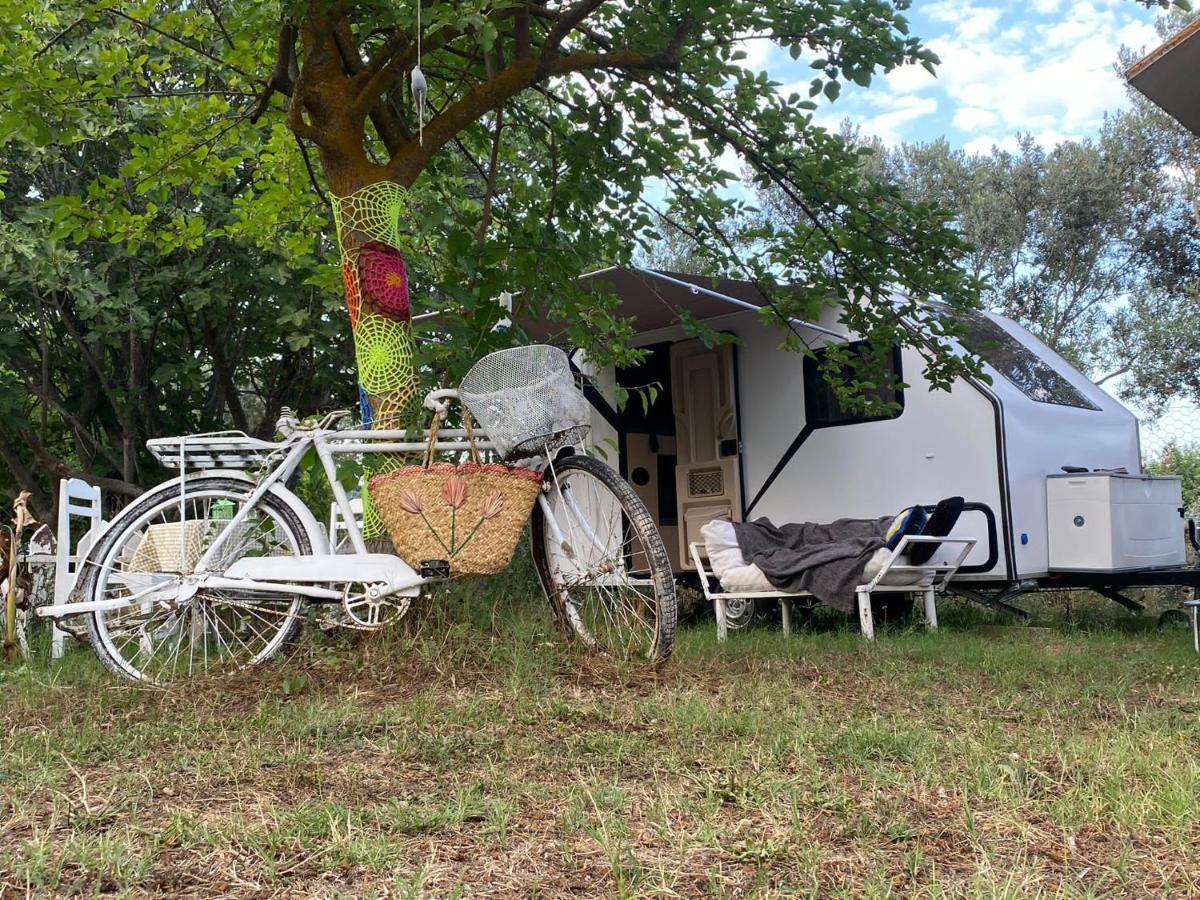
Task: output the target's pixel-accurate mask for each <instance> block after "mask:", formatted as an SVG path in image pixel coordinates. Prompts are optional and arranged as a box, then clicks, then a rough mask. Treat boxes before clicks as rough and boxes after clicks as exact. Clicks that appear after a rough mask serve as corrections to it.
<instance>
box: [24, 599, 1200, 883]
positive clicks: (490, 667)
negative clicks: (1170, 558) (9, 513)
mask: <svg viewBox="0 0 1200 900" xmlns="http://www.w3.org/2000/svg"><path fill="white" fill-rule="evenodd" d="M531 594H532V591H530V590H529V585H528V583H527V582H521V581H520V580H519V579H517V578H515V577H514V578H512V579H508V580H507V581H504V580H502V581H498V582H491V583H489V582H477V583H474V584H472V585H470V586H468V585H461V586H459V587H458V588H457V589H456V590H455V591H453V592H450V593H448V594H445V595H443V596H441V597H432V598H429V599H428V600H427V601H426V603H425V606H424V608H423V609H421V610H417V611H415V614H414V615H413V616H412V618H411V620H410V621H409V622H407V623H406V624H405V626H404V627H401V628H397V629H394V630H393V631H391V632H389V633H386V634H381V635H374V636H369V637H366V638H362V637H356V636H354V635H348V636H343V637H340V638H336V639H333V640H327V639H322V638H310V639H308V640H306V641H305V642H304V643H302V644H301V645H300V646H299V647H298V648H296V650H294V651H293V652H292V653H291V654H290V655H289V656H288V657H287V658H286V659H284V660H282V661H281V662H279V663H277V664H274V665H272V666H269V667H266V668H264V669H262V670H259V671H257V672H255V673H253V674H248V675H246V676H245V677H242V678H238V679H236V680H226V681H214V682H209V683H201V684H199V685H193V686H190V687H189V689H188V690H186V691H176V692H149V691H142V690H138V689H135V688H132V687H129V686H126V685H123V684H120V683H118V682H117V681H115V680H113V679H112V678H111V677H109V676H107V675H105V674H104V673H103V672H102V671H101V669H100V667H99V666H98V665H97V664H95V663H94V661H93V660H92V659H91V657H90V654H89V653H88V651H87V650H86V649H85V648H82V647H80V648H77V649H76V650H75V651H74V652H72V653H71V654H69V656H68V657H67V658H66V659H64V660H62V661H61V662H59V663H57V664H53V665H52V664H50V663H48V662H44V661H35V662H34V663H31V664H28V665H24V666H19V667H9V668H6V669H0V721H2V722H3V728H2V731H0V785H2V786H3V794H2V799H0V897H5V896H22V895H25V894H27V893H28V894H32V895H39V896H40V895H55V894H58V895H67V894H72V895H75V894H83V895H89V896H91V895H98V894H116V895H128V896H153V895H171V896H177V895H189V894H190V895H204V896H211V895H235V896H297V897H298V896H327V897H332V896H345V897H361V896H395V897H417V896H437V897H446V896H464V897H481V896H483V897H487V896H494V897H510V896H522V897H535V896H537V897H557V896H564V895H575V896H580V895H585V896H591V895H608V896H621V897H643V896H699V895H704V896H714V897H734V896H737V897H744V896H760V897H775V896H813V897H884V896H888V895H892V894H900V895H905V896H917V897H930V898H933V897H946V896H964V895H965V896H977V897H1029V896H1055V897H1057V896H1069V897H1076V896H1078V897H1104V896H1114V897H1115V896H1121V897H1126V896H1138V895H1142V896H1158V897H1161V896H1185V895H1192V894H1196V893H1197V892H1200V843H1198V842H1197V841H1196V837H1197V835H1200V750H1198V748H1200V678H1198V677H1197V676H1200V657H1196V656H1195V654H1194V653H1192V651H1191V649H1190V646H1189V643H1188V641H1187V640H1185V638H1184V635H1183V634H1181V633H1179V632H1163V633H1158V632H1155V631H1153V630H1145V631H1137V632H1134V633H1125V632H1123V631H1122V630H1120V629H1118V628H1116V627H1114V626H1112V625H1111V624H1107V623H1103V622H1102V623H1098V624H1097V623H1092V624H1091V625H1090V626H1088V627H1081V626H1080V625H1079V623H1078V622H1077V621H1075V622H1061V621H1060V622H1057V623H1056V624H1054V625H1053V626H1052V627H1050V628H1047V629H1015V628H1014V629H995V628H985V627H984V625H985V624H986V623H985V621H984V620H983V618H982V617H981V615H980V614H978V613H975V612H972V611H970V610H967V609H965V608H962V607H958V606H956V604H955V603H954V602H953V601H945V602H944V603H943V604H942V612H943V620H944V625H945V627H944V628H943V630H942V632H940V633H938V634H936V635H928V634H925V633H923V632H922V631H921V630H919V629H916V628H914V629H904V628H893V629H885V630H884V631H883V632H882V633H881V635H880V639H879V641H878V643H877V644H876V645H875V646H873V647H869V646H865V645H864V644H863V643H862V642H861V640H860V638H859V637H858V636H857V635H856V634H855V633H854V632H853V631H852V630H850V628H848V627H846V626H843V625H841V624H840V623H838V622H836V621H835V620H834V619H833V618H832V617H829V618H825V619H823V620H821V621H820V622H818V624H817V626H816V628H815V629H814V630H812V631H808V632H805V633H801V634H797V635H793V636H791V637H790V638H788V637H785V636H784V635H782V634H780V633H779V632H777V631H773V630H768V629H762V628H759V629H752V630H750V631H748V632H745V633H740V634H735V635H733V637H732V638H731V640H730V642H729V643H728V644H727V645H725V646H723V647H720V646H718V645H717V644H716V642H715V640H714V635H713V629H712V628H711V627H710V626H709V625H692V626H689V627H687V628H685V629H684V630H683V631H682V632H681V635H680V639H679V643H678V650H677V654H676V659H675V661H674V663H673V664H672V666H671V667H670V668H669V669H668V670H667V671H666V672H664V673H662V674H661V675H653V674H651V673H647V672H642V671H638V670H636V669H615V668H612V667H609V666H605V665H603V664H600V663H597V662H595V661H591V660H588V659H587V658H585V657H582V656H579V655H577V654H575V653H574V652H572V651H571V650H570V649H567V648H564V647H563V646H562V645H561V644H560V642H559V641H558V640H557V639H556V637H555V636H554V635H553V634H552V633H551V631H550V627H549V623H548V620H547V617H546V616H545V615H544V614H543V613H542V611H541V609H540V606H539V605H538V604H537V603H535V602H533V601H532V600H529V599H527V598H528V597H529V596H530V595H531ZM485 597H486V598H489V599H488V600H485V599H484V598H485Z"/></svg>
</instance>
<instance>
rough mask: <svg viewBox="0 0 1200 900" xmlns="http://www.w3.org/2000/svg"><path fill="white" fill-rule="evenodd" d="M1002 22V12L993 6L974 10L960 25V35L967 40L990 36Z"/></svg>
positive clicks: (966, 15)
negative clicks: (997, 24)
mask: <svg viewBox="0 0 1200 900" xmlns="http://www.w3.org/2000/svg"><path fill="white" fill-rule="evenodd" d="M999 21H1000V10H998V9H996V8H995V7H992V6H985V7H981V8H979V9H972V10H970V11H968V12H966V14H965V15H964V16H963V17H962V19H961V20H960V21H959V23H958V33H959V34H960V35H962V36H963V37H964V38H966V39H967V40H974V39H975V38H979V37H983V36H984V35H985V34H990V33H991V32H992V31H993V30H994V29H995V27H996V23H997V22H999Z"/></svg>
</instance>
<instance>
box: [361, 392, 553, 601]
mask: <svg viewBox="0 0 1200 900" xmlns="http://www.w3.org/2000/svg"><path fill="white" fill-rule="evenodd" d="M440 418H441V417H440V415H435V416H434V420H433V425H432V427H431V428H430V429H429V446H428V447H427V448H426V451H425V461H424V463H423V464H421V465H419V466H406V467H404V468H403V469H398V470H396V471H395V472H388V473H386V474H383V475H376V476H375V477H374V478H372V479H371V480H370V482H369V483H368V485H367V489H368V490H369V491H370V492H371V502H372V503H373V504H374V505H375V508H376V509H377V510H378V511H379V516H380V518H381V519H383V524H384V525H385V526H387V530H388V535H389V536H390V537H391V539H392V543H393V544H394V545H395V547H396V553H397V554H398V555H399V556H400V557H401V558H402V559H403V560H404V561H405V562H407V563H408V564H409V565H410V566H412V567H413V568H414V569H417V570H418V571H420V569H421V567H422V565H423V564H424V563H427V562H432V561H435V560H444V561H446V562H448V563H449V564H450V575H451V577H452V578H461V577H464V576H468V575H495V574H496V573H497V572H501V571H503V570H504V569H505V567H506V566H507V565H508V564H509V562H510V561H511V560H512V555H513V550H514V549H515V548H516V546H517V541H518V540H520V538H521V532H522V531H523V530H524V528H525V522H526V521H528V519H529V511H530V510H531V509H532V508H533V504H534V503H535V502H536V501H537V495H538V492H539V491H540V490H541V488H542V475H541V473H540V472H533V471H530V470H529V469H517V468H512V467H510V466H503V465H500V464H498V463H483V462H482V461H481V460H480V457H479V450H478V449H477V448H476V446H475V435H474V431H473V429H472V427H471V424H470V416H469V415H468V416H465V419H466V420H467V421H466V428H467V442H468V444H469V445H470V447H471V460H472V461H471V462H469V463H463V464H461V465H455V464H454V463H447V462H433V453H434V443H435V441H436V440H437V430H438V421H439V419H440Z"/></svg>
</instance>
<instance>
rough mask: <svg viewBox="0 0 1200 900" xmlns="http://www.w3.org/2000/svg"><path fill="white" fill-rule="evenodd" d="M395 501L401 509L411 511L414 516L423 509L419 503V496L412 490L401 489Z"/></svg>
mask: <svg viewBox="0 0 1200 900" xmlns="http://www.w3.org/2000/svg"><path fill="white" fill-rule="evenodd" d="M397 502H398V503H399V504H400V508H401V509H402V510H404V511H405V512H408V513H412V514H413V515H414V516H419V515H420V514H421V513H422V512H424V511H425V507H423V506H422V505H421V498H420V497H418V496H417V495H416V494H414V493H413V492H412V491H401V492H400V497H399V499H398V500H397Z"/></svg>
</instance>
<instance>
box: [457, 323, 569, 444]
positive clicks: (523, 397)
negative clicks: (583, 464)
mask: <svg viewBox="0 0 1200 900" xmlns="http://www.w3.org/2000/svg"><path fill="white" fill-rule="evenodd" d="M459 393H460V394H461V395H462V398H463V402H464V403H466V404H467V408H468V409H469V410H470V411H471V415H472V416H474V417H475V419H476V421H477V422H479V424H480V425H481V426H483V430H484V431H485V432H486V433H487V436H488V438H489V439H490V440H491V441H492V444H493V445H494V446H495V448H496V452H497V453H498V454H499V455H500V456H501V457H502V458H503V459H506V460H509V459H521V458H525V457H530V456H535V455H538V454H542V453H544V454H547V455H548V454H551V453H553V452H554V451H555V450H558V449H559V448H561V447H569V446H574V445H576V444H578V443H580V442H581V441H582V440H583V438H584V437H585V436H586V435H587V432H588V428H590V427H591V426H590V420H591V408H590V407H589V405H588V402H587V398H585V397H584V396H583V394H582V393H580V391H579V389H578V388H576V387H575V382H574V379H573V378H572V377H571V364H570V362H569V361H568V360H567V354H565V353H563V352H562V351H561V350H559V349H558V348H557V347H549V346H546V345H544V344H535V345H533V346H531V347H514V348H512V349H510V350H498V351H497V352H495V353H489V354H488V355H487V356H485V357H484V358H483V359H481V360H479V362H477V363H475V365H474V366H473V367H472V368H471V371H470V372H468V373H467V376H466V377H465V378H464V379H463V381H462V384H461V385H460V386H459Z"/></svg>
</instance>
